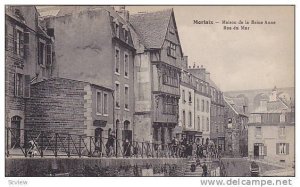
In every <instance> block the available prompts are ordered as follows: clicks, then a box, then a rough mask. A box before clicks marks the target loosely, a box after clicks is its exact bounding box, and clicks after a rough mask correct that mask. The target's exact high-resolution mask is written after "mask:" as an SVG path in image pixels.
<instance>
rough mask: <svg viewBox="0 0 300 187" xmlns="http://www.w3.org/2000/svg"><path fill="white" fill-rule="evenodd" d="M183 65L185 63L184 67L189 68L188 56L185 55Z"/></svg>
mask: <svg viewBox="0 0 300 187" xmlns="http://www.w3.org/2000/svg"><path fill="white" fill-rule="evenodd" d="M182 65H183V68H182V69H187V68H188V56H183V58H182Z"/></svg>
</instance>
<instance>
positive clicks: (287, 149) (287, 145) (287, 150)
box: [286, 143, 290, 155]
mask: <svg viewBox="0 0 300 187" xmlns="http://www.w3.org/2000/svg"><path fill="white" fill-rule="evenodd" d="M289 145H290V144H288V143H287V144H286V154H287V155H288V154H289V152H290V149H289Z"/></svg>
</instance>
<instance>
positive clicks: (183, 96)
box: [182, 90, 186, 103]
mask: <svg viewBox="0 0 300 187" xmlns="http://www.w3.org/2000/svg"><path fill="white" fill-rule="evenodd" d="M185 102H186V101H185V90H182V103H185Z"/></svg>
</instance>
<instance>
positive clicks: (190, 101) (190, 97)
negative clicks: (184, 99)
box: [189, 92, 192, 103]
mask: <svg viewBox="0 0 300 187" xmlns="http://www.w3.org/2000/svg"><path fill="white" fill-rule="evenodd" d="M189 103H192V93H191V92H189Z"/></svg>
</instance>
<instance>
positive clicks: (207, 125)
mask: <svg viewBox="0 0 300 187" xmlns="http://www.w3.org/2000/svg"><path fill="white" fill-rule="evenodd" d="M206 131H209V118H206Z"/></svg>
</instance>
